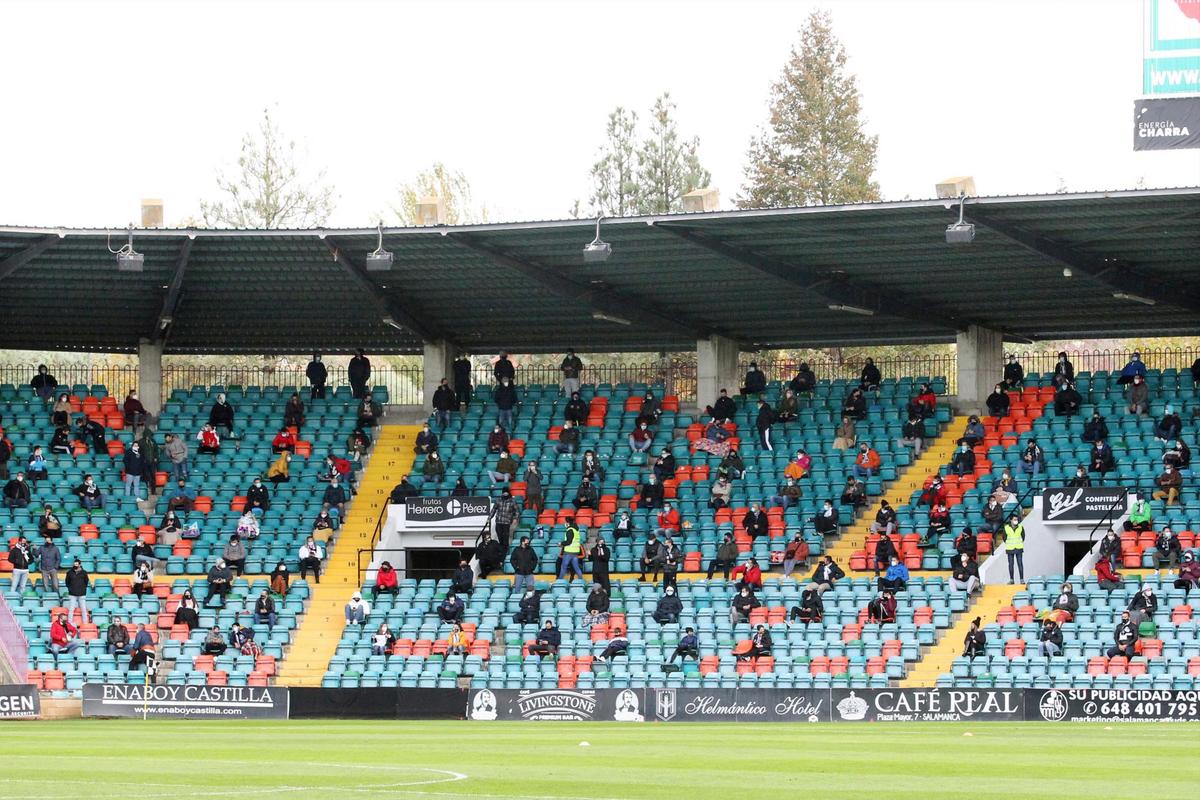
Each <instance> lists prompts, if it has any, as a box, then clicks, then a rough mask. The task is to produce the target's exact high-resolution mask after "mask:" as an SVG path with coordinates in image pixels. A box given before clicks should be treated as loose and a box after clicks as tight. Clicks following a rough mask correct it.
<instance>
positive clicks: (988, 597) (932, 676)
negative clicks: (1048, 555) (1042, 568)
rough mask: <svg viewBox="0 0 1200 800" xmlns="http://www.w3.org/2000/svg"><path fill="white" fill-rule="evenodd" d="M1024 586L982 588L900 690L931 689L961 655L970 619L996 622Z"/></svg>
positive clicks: (1005, 585)
mask: <svg viewBox="0 0 1200 800" xmlns="http://www.w3.org/2000/svg"><path fill="white" fill-rule="evenodd" d="M1023 589H1024V587H1023V586H1009V585H1007V584H991V585H988V586H984V587H983V591H982V592H981V593H980V594H978V595H976V596H975V600H974V602H973V603H972V604H971V606H970V607H968V608H967V610H966V611H963V612H961V613H960V614H959V616H958V619H957V620H956V621H955V623H954V625H953V626H952V627H951V628H950V629H948V630H946V631H941V632H940V633H941V634H942V636H941V639H939V641H938V642H937V644H935V645H933V646H932V647H930V648H929V650H928V651H927V652H925V653H924V654H923V655H922V656H921V660H920V661H918V662H917V663H916V664H915V665H914V666H913V668H912V669H911V670H910V671H909V673H908V675H907V676H906V677H905V678H903V679H902V680H901V681H900V686H902V687H913V688H922V687H933V686H936V685H937V680H938V678H939V677H941V676H942V675H944V674H946V673H948V672H950V666H951V664H952V663H953V662H954V659H956V658H958V657H959V656H960V655H962V650H963V639H965V638H966V635H967V631H968V630H970V628H971V620H973V619H975V618H976V617H979V618H980V619H981V620H982V621H983V624H984V625H986V624H988V623H990V622H992V621H993V620H995V619H996V615H997V614H998V613H999V611H1000V609H1002V608H1004V607H1006V606H1010V605H1012V602H1013V597H1014V596H1015V595H1016V593H1017V592H1019V591H1021V590H1023Z"/></svg>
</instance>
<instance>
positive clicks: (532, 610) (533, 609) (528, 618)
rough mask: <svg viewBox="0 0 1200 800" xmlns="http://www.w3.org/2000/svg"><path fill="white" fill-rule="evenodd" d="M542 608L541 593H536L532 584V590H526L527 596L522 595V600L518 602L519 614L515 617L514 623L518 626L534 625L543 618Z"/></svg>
mask: <svg viewBox="0 0 1200 800" xmlns="http://www.w3.org/2000/svg"><path fill="white" fill-rule="evenodd" d="M541 608H542V595H541V593H540V592H537V591H534V590H533V588H532V584H530V588H527V589H526V590H525V594H523V595H521V599H520V600H519V601H518V602H517V613H516V614H514V615H513V622H515V623H517V624H518V625H532V624H534V623H536V622H537V621H538V617H540V616H541Z"/></svg>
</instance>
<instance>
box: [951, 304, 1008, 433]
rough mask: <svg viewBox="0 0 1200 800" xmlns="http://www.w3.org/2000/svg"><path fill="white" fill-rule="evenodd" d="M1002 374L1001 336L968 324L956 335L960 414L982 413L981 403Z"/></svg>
mask: <svg viewBox="0 0 1200 800" xmlns="http://www.w3.org/2000/svg"><path fill="white" fill-rule="evenodd" d="M1003 373H1004V337H1003V336H1002V335H1001V334H1000V332H999V331H994V330H991V329H989V328H981V327H979V326H978V325H972V326H971V327H969V328H968V329H967V330H966V331H964V332H963V333H960V334H958V403H959V406H960V407H961V408H962V410H963V412H964V413H973V412H974V413H977V412H980V411H982V410H983V403H984V401H985V400H987V396H988V395H989V394H991V393H992V389H993V388H995V386H996V384H997V383H998V382H999V381H1000V378H1001V377H1002V376H1003Z"/></svg>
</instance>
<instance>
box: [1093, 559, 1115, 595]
mask: <svg viewBox="0 0 1200 800" xmlns="http://www.w3.org/2000/svg"><path fill="white" fill-rule="evenodd" d="M1096 582H1097V583H1098V584H1099V586H1100V588H1101V589H1107V590H1108V591H1110V592H1111V591H1112V590H1113V589H1120V588H1121V573H1119V572H1117V571H1116V570H1114V569H1113V567H1112V563H1111V562H1110V561H1109V560H1108V559H1107V558H1102V559H1100V560H1099V561H1097V562H1096Z"/></svg>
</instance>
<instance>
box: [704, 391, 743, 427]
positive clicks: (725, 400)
mask: <svg viewBox="0 0 1200 800" xmlns="http://www.w3.org/2000/svg"><path fill="white" fill-rule="evenodd" d="M705 411H706V413H708V415H709V416H711V417H712V418H713V422H715V423H717V424H718V425H719V424H721V423H723V422H728V421H729V420H731V419H733V418H734V417H736V416H737V403H735V402H733V398H732V397H730V396H729V392H728V391H727V390H725V389H722V390H721V391H720V396H718V397H717V402H715V403H713V404H712V405H711V406H709V407H708V408H706V409H705Z"/></svg>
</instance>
